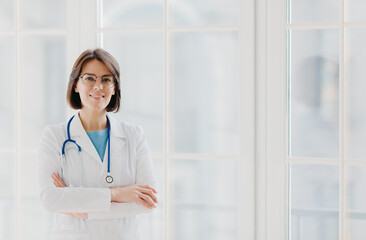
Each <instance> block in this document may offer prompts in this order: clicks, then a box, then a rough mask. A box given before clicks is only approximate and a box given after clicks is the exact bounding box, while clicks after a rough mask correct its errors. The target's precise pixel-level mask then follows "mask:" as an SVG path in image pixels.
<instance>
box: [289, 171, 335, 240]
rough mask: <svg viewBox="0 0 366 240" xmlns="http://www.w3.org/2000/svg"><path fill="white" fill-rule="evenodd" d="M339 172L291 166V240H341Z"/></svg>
mask: <svg viewBox="0 0 366 240" xmlns="http://www.w3.org/2000/svg"><path fill="white" fill-rule="evenodd" d="M338 172H339V169H338V166H327V165H303V164H292V165H291V174H290V175H291V179H290V181H291V191H290V194H291V196H290V199H291V200H290V201H291V205H290V206H291V210H290V215H291V230H290V231H291V240H302V239H311V240H325V239H327V240H328V239H329V240H331V239H338V221H339V219H338V215H339V211H338V207H339V200H338V199H339V174H338Z"/></svg>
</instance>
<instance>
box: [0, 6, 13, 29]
mask: <svg viewBox="0 0 366 240" xmlns="http://www.w3.org/2000/svg"><path fill="white" fill-rule="evenodd" d="M14 26H15V1H14V0H1V1H0V30H11V29H13V28H14Z"/></svg>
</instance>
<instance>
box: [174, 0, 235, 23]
mask: <svg viewBox="0 0 366 240" xmlns="http://www.w3.org/2000/svg"><path fill="white" fill-rule="evenodd" d="M169 7H170V8H169V10H170V21H171V25H178V26H210V25H221V26H223V25H225V26H234V25H237V24H238V18H239V2H238V0H225V1H221V0H200V1H195V0H170V1H169Z"/></svg>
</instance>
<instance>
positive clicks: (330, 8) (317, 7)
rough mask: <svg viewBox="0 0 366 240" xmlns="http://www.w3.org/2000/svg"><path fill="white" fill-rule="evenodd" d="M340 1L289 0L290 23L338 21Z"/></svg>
mask: <svg viewBox="0 0 366 240" xmlns="http://www.w3.org/2000/svg"><path fill="white" fill-rule="evenodd" d="M340 3H341V1H334V0H287V6H288V8H289V14H290V17H289V18H288V19H289V23H314V22H337V21H339V20H340V17H339V13H340V11H339V10H340Z"/></svg>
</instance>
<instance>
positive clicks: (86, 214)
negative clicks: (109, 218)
mask: <svg viewBox="0 0 366 240" xmlns="http://www.w3.org/2000/svg"><path fill="white" fill-rule="evenodd" d="M60 213H61V214H65V215H68V216H70V217H74V218H88V216H89V215H88V213H68V212H60Z"/></svg>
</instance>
